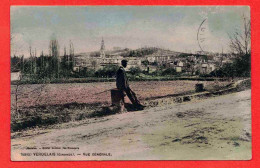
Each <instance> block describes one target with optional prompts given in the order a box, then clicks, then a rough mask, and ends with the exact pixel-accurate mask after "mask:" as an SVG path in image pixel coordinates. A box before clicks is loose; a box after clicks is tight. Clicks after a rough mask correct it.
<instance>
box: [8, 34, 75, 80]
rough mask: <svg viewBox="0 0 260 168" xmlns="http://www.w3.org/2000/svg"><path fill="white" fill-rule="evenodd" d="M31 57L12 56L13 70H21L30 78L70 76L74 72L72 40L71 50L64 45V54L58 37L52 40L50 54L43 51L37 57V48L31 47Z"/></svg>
mask: <svg viewBox="0 0 260 168" xmlns="http://www.w3.org/2000/svg"><path fill="white" fill-rule="evenodd" d="M29 53H30V57H29V58H24V56H23V55H22V56H16V55H14V56H12V57H11V71H13V72H15V71H21V72H22V74H23V75H24V76H28V77H29V78H40V79H42V78H60V77H68V76H70V75H71V74H73V67H74V64H75V57H74V46H73V43H72V42H71V41H70V44H69V52H68V53H67V50H66V47H64V55H63V56H60V52H59V43H58V40H57V39H52V40H50V44H49V54H48V55H47V54H44V53H43V51H42V52H41V54H40V56H38V57H37V53H36V49H35V50H34V51H32V47H31V46H30V47H29Z"/></svg>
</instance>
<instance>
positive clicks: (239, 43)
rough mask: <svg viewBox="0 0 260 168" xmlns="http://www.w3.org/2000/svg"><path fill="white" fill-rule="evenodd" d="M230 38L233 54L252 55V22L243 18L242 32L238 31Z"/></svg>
mask: <svg viewBox="0 0 260 168" xmlns="http://www.w3.org/2000/svg"><path fill="white" fill-rule="evenodd" d="M229 38H230V44H229V46H230V49H231V52H232V53H235V54H238V55H248V54H250V53H251V21H250V19H248V18H247V17H245V16H243V27H242V30H238V29H237V30H236V31H235V32H234V33H233V34H232V35H229Z"/></svg>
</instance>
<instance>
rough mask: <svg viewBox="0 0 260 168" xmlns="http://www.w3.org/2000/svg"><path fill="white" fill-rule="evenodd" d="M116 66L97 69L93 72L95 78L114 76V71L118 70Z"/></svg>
mask: <svg viewBox="0 0 260 168" xmlns="http://www.w3.org/2000/svg"><path fill="white" fill-rule="evenodd" d="M118 68H119V67H118V66H117V65H107V66H105V67H104V68H103V69H99V70H98V71H96V72H95V76H96V77H110V78H111V77H113V76H115V75H116V71H117V70H118Z"/></svg>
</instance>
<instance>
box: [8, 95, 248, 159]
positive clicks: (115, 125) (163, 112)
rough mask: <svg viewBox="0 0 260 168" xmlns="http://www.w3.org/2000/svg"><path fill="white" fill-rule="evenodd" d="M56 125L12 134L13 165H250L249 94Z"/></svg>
mask: <svg viewBox="0 0 260 168" xmlns="http://www.w3.org/2000/svg"><path fill="white" fill-rule="evenodd" d="M59 126H60V128H52V129H45V130H37V129H34V130H29V131H24V132H22V133H16V134H13V135H12V136H13V138H12V142H11V144H12V160H67V159H69V160H208V159H210V160H230V159H235V160H241V159H242V160H248V159H250V158H251V90H246V91H242V92H238V93H233V94H229V95H224V96H220V97H214V98H209V99H204V100H200V101H192V102H188V103H182V104H178V105H173V106H168V107H163V108H162V107H158V108H152V109H147V110H144V111H138V112H128V113H123V114H117V115H112V116H107V117H102V118H93V119H87V120H83V121H80V122H71V123H68V124H61V125H59ZM44 147H50V148H54V147H56V148H59V147H60V148H61V149H44ZM68 147H69V148H79V149H68ZM26 148H27V149H26ZM35 148H36V149H35ZM64 148H67V149H64ZM21 153H22V154H21ZM96 153H98V154H96ZM88 154H90V156H88ZM21 155H27V156H21ZM28 155H29V156H28ZM37 155H38V156H37ZM41 155H46V156H41ZM47 155H55V156H47ZM71 155H72V156H71ZM95 155H102V156H95Z"/></svg>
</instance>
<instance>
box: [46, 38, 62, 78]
mask: <svg viewBox="0 0 260 168" xmlns="http://www.w3.org/2000/svg"><path fill="white" fill-rule="evenodd" d="M49 54H50V56H51V57H52V61H53V64H52V68H54V71H55V73H56V76H57V77H58V78H59V71H60V57H59V43H58V40H57V39H55V38H54V39H52V40H51V41H50V45H49Z"/></svg>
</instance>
